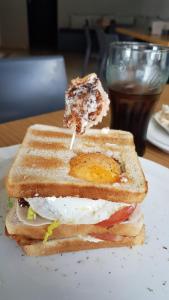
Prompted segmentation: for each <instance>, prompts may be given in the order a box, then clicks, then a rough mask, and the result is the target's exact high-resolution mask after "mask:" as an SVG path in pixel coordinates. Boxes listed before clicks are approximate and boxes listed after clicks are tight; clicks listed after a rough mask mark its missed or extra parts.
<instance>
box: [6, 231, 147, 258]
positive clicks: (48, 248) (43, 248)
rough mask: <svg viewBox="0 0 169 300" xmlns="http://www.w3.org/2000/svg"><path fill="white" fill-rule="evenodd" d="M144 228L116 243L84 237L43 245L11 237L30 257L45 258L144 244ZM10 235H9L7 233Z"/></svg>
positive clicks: (52, 241) (58, 240) (64, 239)
mask: <svg viewBox="0 0 169 300" xmlns="http://www.w3.org/2000/svg"><path fill="white" fill-rule="evenodd" d="M144 231H145V230H144V226H143V227H142V229H141V231H140V232H139V234H138V235H137V236H135V237H128V236H123V237H121V238H120V239H118V238H117V240H116V241H97V242H96V241H95V242H94V241H93V242H92V241H87V240H85V239H83V238H82V237H81V238H80V237H70V238H63V239H54V240H50V241H47V242H46V243H43V242H42V241H38V240H31V239H28V238H25V237H23V236H20V235H11V238H12V239H14V240H16V242H17V243H18V244H19V246H20V247H21V248H22V249H23V251H24V252H25V253H26V255H28V256H45V255H51V254H57V253H62V252H72V251H80V250H89V249H99V248H112V247H125V246H127V247H132V246H134V245H141V244H143V243H144V236H145V232H144ZM7 234H8V233H7Z"/></svg>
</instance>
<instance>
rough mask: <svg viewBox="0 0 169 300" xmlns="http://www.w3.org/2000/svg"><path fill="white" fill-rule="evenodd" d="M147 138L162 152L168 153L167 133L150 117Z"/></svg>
mask: <svg viewBox="0 0 169 300" xmlns="http://www.w3.org/2000/svg"><path fill="white" fill-rule="evenodd" d="M147 140H148V141H149V142H150V143H152V144H153V145H155V146H157V147H158V148H159V149H161V150H163V151H164V152H167V153H169V133H167V132H166V130H165V129H163V128H162V127H161V126H160V125H159V124H158V123H157V122H156V121H155V120H154V118H151V120H150V122H149V126H148V131H147Z"/></svg>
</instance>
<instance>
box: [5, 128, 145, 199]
mask: <svg viewBox="0 0 169 300" xmlns="http://www.w3.org/2000/svg"><path fill="white" fill-rule="evenodd" d="M71 138H72V131H71V130H69V129H64V128H57V127H53V126H46V125H33V126H31V127H29V129H28V131H27V133H26V136H25V138H24V140H23V143H22V145H21V147H20V149H19V151H18V153H17V156H16V159H15V161H14V163H13V165H12V168H11V170H10V172H9V175H8V179H7V191H8V194H9V196H10V197H15V198H20V197H23V198H24V197H25V198H29V197H34V196H38V195H39V196H41V197H46V196H56V197H59V196H63V197H64V196H78V197H82V198H84V197H87V198H91V199H105V200H110V201H116V202H126V203H138V202H141V201H142V200H143V199H144V197H145V194H146V192H147V183H146V180H145V177H144V174H143V172H142V169H141V166H140V163H139V161H138V158H137V154H136V152H135V147H134V144H133V136H132V134H130V133H129V132H124V131H117V130H109V131H108V132H107V130H100V129H90V130H88V132H87V133H86V134H85V135H82V136H79V135H78V136H77V137H76V140H75V144H74V147H73V150H69V146H70V142H71ZM82 153H85V154H86V155H87V156H88V159H87V160H86V162H85V160H83V164H81V166H80V172H81V173H83V171H84V172H86V170H88V171H89V172H88V174H89V175H87V176H89V177H85V178H82V177H80V178H78V177H77V174H79V172H75V170H74V173H73V174H76V176H74V175H72V173H71V167H72V166H71V163H70V162H71V161H76V162H77V161H78V159H76V160H74V159H73V158H75V157H77V158H78V156H79V155H81V154H82ZM93 153H95V154H96V153H99V154H101V158H100V159H101V160H102V162H101V164H99V159H98V158H97V160H95V159H93V162H91V161H92V155H93ZM90 154H91V155H90ZM104 157H105V158H104ZM106 157H107V159H106ZM110 158H111V160H114V161H115V162H116V163H117V164H119V168H120V173H121V174H120V175H119V168H117V166H116V163H113V161H112V163H110V162H109V160H110ZM104 160H105V163H104ZM76 167H77V168H78V165H77V166H76ZM114 168H115V169H114ZM96 172H97V174H99V172H100V174H101V173H102V174H104V180H103V182H102V181H101V182H100V181H99V180H98V182H97V178H99V176H98V175H97V176H96ZM111 173H112V177H113V178H116V176H115V175H116V174H117V175H119V177H117V178H116V180H115V182H114V180H112V181H111V180H110V177H111ZM92 178H93V179H92ZM123 179H124V180H123Z"/></svg>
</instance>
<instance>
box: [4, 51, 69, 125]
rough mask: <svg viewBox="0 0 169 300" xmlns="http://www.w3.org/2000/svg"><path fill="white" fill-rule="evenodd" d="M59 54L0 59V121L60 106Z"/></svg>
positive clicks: (62, 88) (63, 85)
mask: <svg viewBox="0 0 169 300" xmlns="http://www.w3.org/2000/svg"><path fill="white" fill-rule="evenodd" d="M66 87H67V77H66V71H65V64H64V59H63V57H62V56H40V57H36V56H35V57H26V58H25V57H24V58H14V59H13V58H12V59H9V58H7V59H6V58H5V59H1V60H0V123H4V122H8V121H12V120H16V119H21V118H25V117H30V116H34V115H38V114H43V113H47V112H52V111H56V110H59V109H63V108H64V98H65V89H66Z"/></svg>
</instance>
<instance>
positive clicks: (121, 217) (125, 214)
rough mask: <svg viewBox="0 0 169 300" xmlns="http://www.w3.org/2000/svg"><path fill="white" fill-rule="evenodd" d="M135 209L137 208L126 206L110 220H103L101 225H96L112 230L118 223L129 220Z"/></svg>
mask: <svg viewBox="0 0 169 300" xmlns="http://www.w3.org/2000/svg"><path fill="white" fill-rule="evenodd" d="M135 208H136V206H135V205H129V206H125V207H123V208H121V209H119V210H118V211H116V212H115V213H114V214H112V215H111V216H110V218H108V219H106V220H103V221H101V222H99V223H96V224H95V225H99V226H102V227H106V228H110V227H112V226H113V225H115V224H117V223H120V222H123V221H125V220H127V219H128V218H129V216H130V215H131V214H132V212H133V211H134V210H135Z"/></svg>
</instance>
